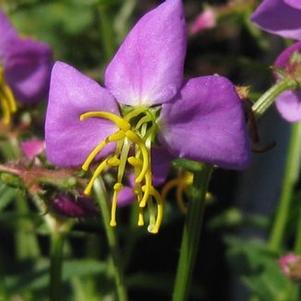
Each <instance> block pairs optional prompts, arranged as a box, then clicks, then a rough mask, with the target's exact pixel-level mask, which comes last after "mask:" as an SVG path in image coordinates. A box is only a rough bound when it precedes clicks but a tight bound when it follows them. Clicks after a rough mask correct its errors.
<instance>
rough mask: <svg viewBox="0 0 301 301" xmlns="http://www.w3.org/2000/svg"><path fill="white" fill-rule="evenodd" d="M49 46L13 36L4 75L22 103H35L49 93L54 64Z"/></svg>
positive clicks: (5, 61)
mask: <svg viewBox="0 0 301 301" xmlns="http://www.w3.org/2000/svg"><path fill="white" fill-rule="evenodd" d="M52 64H53V63H52V52H51V50H50V48H49V47H48V45H46V44H44V43H41V42H38V41H33V40H30V39H14V40H13V41H11V43H10V45H9V46H8V47H7V54H6V56H5V60H4V70H5V78H6V81H7V83H8V84H9V86H10V87H11V88H12V90H13V92H14V94H15V96H16V97H17V99H18V100H19V101H20V102H24V103H35V102H37V101H39V100H41V99H42V98H43V97H46V96H47V92H48V88H49V80H50V72H51V67H52Z"/></svg>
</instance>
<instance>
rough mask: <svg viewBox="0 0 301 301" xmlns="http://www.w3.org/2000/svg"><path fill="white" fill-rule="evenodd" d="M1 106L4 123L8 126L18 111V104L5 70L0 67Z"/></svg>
mask: <svg viewBox="0 0 301 301" xmlns="http://www.w3.org/2000/svg"><path fill="white" fill-rule="evenodd" d="M0 106H1V109H2V115H3V117H2V121H3V123H4V124H6V125H8V124H10V123H11V119H12V115H13V113H15V112H16V111H17V103H16V100H15V97H14V94H13V92H12V90H11V89H10V87H9V86H8V84H7V83H6V81H5V78H4V70H3V68H1V67H0Z"/></svg>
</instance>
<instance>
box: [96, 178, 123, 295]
mask: <svg viewBox="0 0 301 301" xmlns="http://www.w3.org/2000/svg"><path fill="white" fill-rule="evenodd" d="M93 188H94V193H95V196H96V200H97V203H98V205H99V207H100V210H101V213H102V219H103V222H104V227H105V232H106V236H107V239H108V244H109V248H110V252H111V256H112V263H113V264H112V266H113V273H114V278H115V284H116V288H117V295H118V300H119V301H127V300H128V297H127V291H126V286H125V283H124V276H123V267H122V265H121V261H120V251H119V245H118V241H117V237H116V233H115V229H114V228H113V227H111V226H110V210H109V207H108V203H107V198H106V195H105V193H104V189H103V187H102V183H101V182H100V180H96V181H95V182H94V186H93Z"/></svg>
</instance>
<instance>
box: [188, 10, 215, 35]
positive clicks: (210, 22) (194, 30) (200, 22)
mask: <svg viewBox="0 0 301 301" xmlns="http://www.w3.org/2000/svg"><path fill="white" fill-rule="evenodd" d="M215 25H216V15H215V12H214V10H213V9H211V8H206V9H205V10H204V11H203V12H201V13H200V14H199V15H198V16H197V17H196V19H195V20H194V21H193V22H192V24H191V25H190V27H189V31H190V33H191V34H192V35H194V34H198V33H200V32H202V31H204V30H206V29H209V28H213V27H215Z"/></svg>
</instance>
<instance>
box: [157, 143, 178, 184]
mask: <svg viewBox="0 0 301 301" xmlns="http://www.w3.org/2000/svg"><path fill="white" fill-rule="evenodd" d="M173 159H174V157H173V156H172V155H171V154H170V153H169V152H168V150H167V149H166V148H164V147H153V148H152V173H153V185H154V186H159V185H161V184H163V183H164V182H165V180H166V178H167V176H168V172H169V169H170V167H171V161H172V160H173Z"/></svg>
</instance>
